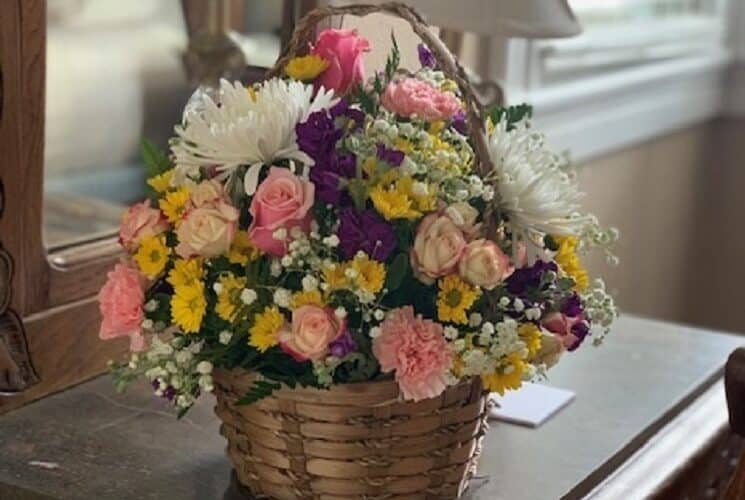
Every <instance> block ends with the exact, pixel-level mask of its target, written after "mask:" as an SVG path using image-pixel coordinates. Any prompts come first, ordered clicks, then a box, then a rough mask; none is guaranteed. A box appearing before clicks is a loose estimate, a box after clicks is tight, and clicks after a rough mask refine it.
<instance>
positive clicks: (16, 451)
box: [0, 315, 745, 500]
mask: <svg viewBox="0 0 745 500" xmlns="http://www.w3.org/2000/svg"><path fill="white" fill-rule="evenodd" d="M744 340H745V339H743V338H742V337H738V336H734V335H727V334H722V333H716V332H710V331H707V330H701V329H695V328H690V327H685V326H680V325H673V324H669V323H662V322H658V321H653V320H648V319H643V318H638V317H634V316H630V315H627V316H624V317H622V318H621V319H620V320H619V321H618V323H617V325H616V327H615V328H614V331H613V332H612V334H611V335H610V336H609V337H608V339H607V341H606V343H605V344H604V345H603V346H602V347H600V348H594V347H592V346H590V345H587V346H584V347H583V348H582V349H580V350H579V351H577V352H576V353H571V354H568V355H567V356H566V357H565V358H564V359H563V361H562V363H560V364H559V366H557V367H555V368H554V369H553V370H552V371H551V372H550V373H549V377H550V378H549V381H548V382H547V383H549V384H550V385H556V386H558V387H565V388H569V389H572V390H574V391H576V393H577V397H576V400H575V401H574V402H573V403H571V404H570V405H569V406H568V407H567V408H565V409H564V410H562V411H561V412H560V413H559V414H557V415H556V416H555V417H554V418H552V419H551V420H549V421H548V422H546V423H545V424H544V425H543V426H541V427H540V428H538V429H528V428H523V427H518V426H514V425H509V424H503V423H494V424H493V426H492V429H491V430H490V432H489V434H488V435H487V437H486V440H485V446H484V452H483V456H482V459H481V463H480V470H479V476H487V477H488V478H486V479H484V478H482V479H476V480H475V481H474V484H473V488H472V490H471V491H470V493H469V498H470V499H471V500H546V499H553V498H566V499H576V498H593V499H596V500H607V499H611V498H623V499H630V498H647V497H649V496H653V495H654V494H657V493H659V492H660V491H663V490H664V489H665V488H669V487H670V485H674V484H676V483H677V482H678V481H677V479H679V478H680V476H681V474H682V471H684V470H685V469H684V466H685V465H686V464H687V463H690V461H691V460H694V459H696V457H699V456H703V455H706V456H709V455H711V453H712V452H711V447H712V446H713V445H714V444H716V445H717V446H720V445H721V442H722V440H723V439H725V438H727V436H726V408H725V406H724V405H725V402H724V401H725V400H724V394H723V389H722V388H721V385H720V384H721V381H720V379H721V375H722V368H723V366H724V362H725V361H726V358H727V356H728V354H729V353H730V352H731V351H732V350H734V349H735V348H736V347H738V346H740V345H741V344H743V343H745V342H743V341H744ZM150 394H151V390H150V388H149V387H148V386H147V385H145V384H140V385H136V386H133V387H132V388H131V390H130V391H128V392H127V393H126V394H124V395H119V394H116V393H115V392H114V391H113V389H112V386H111V381H110V379H109V378H108V377H100V378H98V379H95V380H92V381H90V382H87V383H85V384H82V385H80V386H78V387H75V388H73V389H70V390H68V391H65V392H63V393H60V394H56V395H53V396H50V397H48V398H46V399H44V400H41V401H38V402H36V403H33V404H31V405H28V406H26V407H24V408H21V409H19V410H16V411H14V412H11V413H9V414H7V415H4V416H2V417H0V498H2V499H10V500H16V499H19V500H49V499H98V500H108V499H112V500H113V499H116V500H122V499H128V498H136V499H158V500H170V499H174V500H176V499H178V500H189V499H194V500H211V499H224V500H234V499H236V498H238V497H239V496H240V495H238V494H237V493H236V492H235V488H233V487H231V486H230V465H229V463H228V461H227V459H226V458H225V456H224V455H223V449H224V446H225V442H224V440H223V438H222V437H220V435H219V434H218V426H219V423H218V421H217V420H216V418H215V417H214V415H213V413H212V406H213V404H214V401H213V400H211V399H210V398H203V400H201V401H200V403H199V404H198V405H197V406H196V407H195V408H194V409H193V410H192V411H191V412H190V413H189V414H188V415H187V416H186V417H185V418H183V419H182V420H180V421H176V420H175V418H174V417H173V414H172V412H171V411H170V409H169V407H168V406H167V405H166V404H165V402H164V401H162V400H159V399H157V398H154V397H152V396H151V395H150ZM671 422H672V423H671ZM666 424H668V425H667V426H666ZM681 426H682V427H681ZM691 426H695V427H693V428H695V429H696V433H694V434H686V431H685V430H686V429H690V428H691ZM676 430H677V432H676ZM725 440H726V439H725ZM728 442H729V441H728ZM683 444H685V446H683ZM665 450H667V452H665V453H662V452H663V451H665ZM670 450H673V452H670ZM717 450H718V449H717ZM661 454H663V455H664V458H665V459H664V460H661V458H660V456H661ZM720 454H721V453H720V452H719V451H717V452H716V455H717V456H719V455H720ZM651 466H654V467H655V468H654V469H649V467H651ZM650 470H654V471H655V472H654V474H649V471H650ZM640 471H641V472H640Z"/></svg>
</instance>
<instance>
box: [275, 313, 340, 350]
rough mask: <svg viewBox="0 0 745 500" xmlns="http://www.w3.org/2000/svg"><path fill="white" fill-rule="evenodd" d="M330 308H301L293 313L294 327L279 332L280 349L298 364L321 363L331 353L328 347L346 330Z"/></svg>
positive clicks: (292, 325) (284, 328)
mask: <svg viewBox="0 0 745 500" xmlns="http://www.w3.org/2000/svg"><path fill="white" fill-rule="evenodd" d="M346 327H347V325H346V322H345V321H343V320H340V319H339V318H337V317H336V315H335V314H334V310H333V309H331V308H322V307H318V306H314V305H305V306H300V307H298V308H297V309H295V310H294V311H292V324H291V325H290V326H289V327H288V326H287V324H285V326H284V327H282V329H281V330H280V331H279V345H280V347H281V348H282V350H283V351H284V352H286V353H287V354H289V355H290V356H292V357H293V358H294V359H295V361H298V362H303V361H307V360H309V359H311V360H316V359H320V358H322V357H324V356H326V354H327V353H328V352H329V344H330V343H331V342H333V341H334V340H336V339H337V338H338V337H339V336H340V335H341V334H342V333H344V331H345V330H346Z"/></svg>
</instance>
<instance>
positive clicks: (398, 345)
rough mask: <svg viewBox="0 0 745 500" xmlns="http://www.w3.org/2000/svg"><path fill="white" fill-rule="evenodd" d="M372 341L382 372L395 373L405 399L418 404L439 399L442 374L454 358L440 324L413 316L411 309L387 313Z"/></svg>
mask: <svg viewBox="0 0 745 500" xmlns="http://www.w3.org/2000/svg"><path fill="white" fill-rule="evenodd" d="M380 329H381V333H380V335H379V336H377V337H376V338H375V339H373V345H372V348H373V354H375V357H376V358H377V359H378V362H379V363H380V369H381V370H382V371H384V372H390V371H393V370H395V372H396V374H395V377H396V381H397V382H398V386H399V388H400V389H401V393H402V394H403V396H404V398H405V399H413V400H414V401H419V400H421V399H427V398H434V397H436V396H439V395H440V394H441V393H442V391H444V390H445V388H446V387H447V381H446V378H445V375H446V373H447V371H448V370H449V369H450V366H451V365H452V362H453V356H452V353H451V351H450V348H449V346H448V343H447V342H446V341H445V337H444V336H443V333H442V332H443V329H442V325H440V324H439V323H435V322H434V321H431V320H428V319H424V318H422V316H421V314H420V315H417V316H414V309H413V308H412V307H411V306H406V307H402V308H399V309H393V310H392V311H390V312H388V314H387V315H386V317H385V320H383V323H381V325H380Z"/></svg>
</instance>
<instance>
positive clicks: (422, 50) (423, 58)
mask: <svg viewBox="0 0 745 500" xmlns="http://www.w3.org/2000/svg"><path fill="white" fill-rule="evenodd" d="M416 50H417V53H418V54H419V64H421V65H422V67H424V68H434V67H435V65H436V64H437V61H436V60H435V56H433V55H432V52H430V50H429V48H427V46H426V45H424V44H423V43H420V44H419V45H417V46H416Z"/></svg>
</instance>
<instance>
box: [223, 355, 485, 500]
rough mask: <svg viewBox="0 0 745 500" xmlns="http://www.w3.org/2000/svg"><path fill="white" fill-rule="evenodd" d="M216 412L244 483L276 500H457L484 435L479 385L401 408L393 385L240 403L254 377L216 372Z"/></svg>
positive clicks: (281, 394)
mask: <svg viewBox="0 0 745 500" xmlns="http://www.w3.org/2000/svg"><path fill="white" fill-rule="evenodd" d="M214 375H215V394H216V396H217V407H216V408H215V412H216V413H217V415H218V416H219V417H220V419H221V420H222V422H223V425H222V426H221V428H220V431H221V433H222V434H223V436H225V438H226V439H227V440H228V448H227V453H228V456H229V457H230V460H231V461H232V463H233V466H234V467H235V471H236V474H237V476H238V480H239V481H240V482H241V483H242V484H243V485H244V486H246V487H248V488H249V489H250V491H251V492H252V493H253V494H254V495H257V496H259V497H261V496H262V495H264V496H268V497H270V498H276V499H279V500H285V499H287V500H290V499H314V500H315V499H318V500H350V499H355V498H359V499H366V500H372V499H381V500H382V499H386V500H387V499H412V500H413V499H453V498H458V497H459V496H460V495H461V494H462V492H463V491H464V490H465V488H466V487H467V485H468V480H469V479H470V477H471V475H472V474H473V472H474V471H475V468H476V461H477V459H478V455H479V451H480V445H481V439H482V437H483V435H484V432H485V430H486V407H487V402H486V396H485V394H484V392H483V391H482V387H481V382H480V380H478V379H475V380H474V381H472V382H463V383H461V384H459V385H456V386H453V387H451V388H449V389H448V390H446V391H445V392H444V393H443V394H442V395H441V396H440V397H437V398H433V399H428V400H424V401H419V402H417V403H412V402H405V401H401V400H400V398H399V391H398V386H397V385H396V383H395V382H394V381H393V380H386V381H379V382H364V383H356V384H346V385H338V386H334V387H332V388H331V389H329V390H322V389H288V388H282V389H281V390H279V391H276V392H275V393H274V394H272V395H271V396H270V397H268V398H266V399H264V400H261V401H259V402H258V403H254V404H252V405H249V406H236V405H235V401H236V399H237V398H239V397H240V396H241V395H243V394H245V393H246V391H247V390H248V389H249V387H250V386H251V384H252V383H253V376H252V375H251V374H249V373H246V372H242V371H238V370H234V371H216V372H215V374H214Z"/></svg>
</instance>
